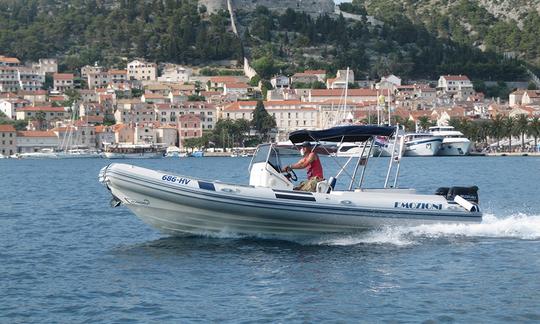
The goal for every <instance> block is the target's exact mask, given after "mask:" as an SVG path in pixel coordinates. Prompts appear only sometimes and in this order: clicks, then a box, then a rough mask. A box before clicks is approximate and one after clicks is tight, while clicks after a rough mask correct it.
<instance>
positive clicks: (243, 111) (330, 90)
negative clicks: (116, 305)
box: [0, 56, 540, 156]
mask: <svg viewBox="0 0 540 324" xmlns="http://www.w3.org/2000/svg"><path fill="white" fill-rule="evenodd" d="M233 66H234V64H233ZM222 70H224V71H228V72H230V73H229V74H233V75H217V76H210V75H204V74H203V73H201V71H202V69H201V68H198V67H189V66H180V65H175V64H159V65H158V64H156V63H154V62H146V61H144V60H142V59H137V60H133V61H130V62H126V65H125V66H124V67H123V69H107V68H104V67H102V66H99V64H97V63H96V64H95V65H93V66H83V67H81V69H80V71H77V73H62V72H59V70H58V62H57V60H56V59H51V58H44V59H40V60H39V61H38V62H21V61H20V60H19V59H18V58H15V57H8V56H0V112H1V114H0V115H1V117H2V118H3V120H4V124H3V125H0V138H1V141H0V154H2V155H4V156H12V155H15V154H18V153H27V152H39V151H41V150H44V149H58V148H59V147H61V146H62V145H63V142H65V138H66V136H67V135H66V134H67V133H69V134H70V135H69V136H70V138H71V139H72V143H71V144H70V145H71V146H72V147H86V148H93V149H97V150H102V149H103V148H104V146H105V145H107V144H113V143H120V144H121V143H127V144H145V143H146V144H148V143H152V144H160V145H163V146H164V147H167V146H178V147H179V148H180V149H181V150H186V149H187V145H186V143H187V141H189V140H190V139H194V138H201V137H203V136H204V134H205V133H207V132H211V131H212V130H213V129H215V127H216V123H218V121H219V120H226V119H228V120H231V121H237V120H242V119H243V120H246V121H247V122H250V121H251V120H252V118H253V112H254V110H255V108H256V106H257V103H258V101H261V100H262V103H263V105H264V108H265V109H266V111H267V112H268V114H269V115H270V116H272V117H273V119H274V120H275V125H276V126H275V128H274V129H273V130H272V131H271V132H270V134H269V138H268V139H269V140H271V141H286V140H287V134H288V133H289V132H291V131H294V130H298V129H308V130H315V129H321V128H325V127H331V126H333V125H336V124H338V122H340V120H338V119H339V118H342V117H340V116H342V115H341V113H343V112H344V111H345V112H346V118H347V119H348V122H349V123H370V124H377V123H379V124H388V123H390V124H395V123H397V122H399V123H402V124H405V123H408V124H409V125H414V127H415V128H418V127H419V126H420V128H425V124H426V121H428V122H429V125H447V124H448V123H449V121H451V120H452V119H462V120H490V119H495V118H497V116H499V118H500V116H505V117H513V118H517V117H519V116H525V117H527V118H528V119H532V118H534V117H538V116H540V91H537V90H526V87H527V83H524V84H521V85H518V86H521V87H516V88H517V90H515V91H513V92H512V93H511V94H510V96H509V98H486V97H485V96H484V94H483V93H479V92H475V90H474V87H473V84H472V82H471V80H470V79H469V78H468V77H467V76H466V75H465V74H463V75H441V76H440V77H439V79H438V80H432V81H422V82H420V81H419V82H407V83H404V82H402V80H401V78H400V77H399V76H396V75H388V76H385V77H382V78H381V79H380V80H362V79H359V78H358V77H357V76H355V75H354V72H353V71H352V70H348V69H346V68H344V69H343V70H338V71H337V73H336V74H335V75H330V74H329V73H328V72H327V71H324V70H306V71H303V72H300V73H295V74H293V75H290V76H287V75H275V76H274V77H273V78H272V79H271V80H270V84H271V86H265V84H264V83H263V82H258V83H257V84H254V83H253V79H252V80H250V79H249V78H248V77H246V76H244V75H242V70H238V69H236V70H235V69H234V68H230V67H229V68H222ZM231 72H232V73H231ZM464 73H466V71H464ZM389 118H390V120H389ZM413 130H414V129H413ZM252 132H253V131H252ZM515 142H516V143H515V144H521V143H519V141H517V140H516V141H515ZM207 144H208V143H201V145H200V146H201V147H203V146H206V145H207ZM243 144H244V143H236V142H235V143H233V144H232V145H231V146H242V145H243ZM229 147H230V146H229ZM510 149H511V147H510ZM521 149H524V148H521Z"/></svg>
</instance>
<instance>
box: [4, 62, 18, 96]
mask: <svg viewBox="0 0 540 324" xmlns="http://www.w3.org/2000/svg"><path fill="white" fill-rule="evenodd" d="M19 87H20V83H19V71H18V70H17V68H16V67H12V66H2V65H0V92H17V90H19Z"/></svg>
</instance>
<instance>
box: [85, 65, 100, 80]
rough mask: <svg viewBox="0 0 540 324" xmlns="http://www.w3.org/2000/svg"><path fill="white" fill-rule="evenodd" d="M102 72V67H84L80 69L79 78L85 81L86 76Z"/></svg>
mask: <svg viewBox="0 0 540 324" xmlns="http://www.w3.org/2000/svg"><path fill="white" fill-rule="evenodd" d="M101 72H103V67H101V66H98V65H97V63H96V64H95V65H85V66H83V67H82V68H81V78H83V79H85V78H86V77H88V74H96V73H101Z"/></svg>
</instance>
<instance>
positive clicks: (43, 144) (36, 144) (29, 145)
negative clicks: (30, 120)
mask: <svg viewBox="0 0 540 324" xmlns="http://www.w3.org/2000/svg"><path fill="white" fill-rule="evenodd" d="M59 145H60V142H59V140H58V136H56V134H55V133H54V132H52V131H21V132H17V152H18V153H31V152H39V151H40V150H42V149H55V148H57V147H58V146H59Z"/></svg>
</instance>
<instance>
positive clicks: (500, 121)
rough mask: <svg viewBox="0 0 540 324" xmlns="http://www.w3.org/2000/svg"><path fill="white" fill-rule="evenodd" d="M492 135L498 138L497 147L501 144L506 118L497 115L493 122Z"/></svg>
mask: <svg viewBox="0 0 540 324" xmlns="http://www.w3.org/2000/svg"><path fill="white" fill-rule="evenodd" d="M490 136H493V137H495V139H496V140H497V148H499V146H500V143H499V142H500V141H501V137H503V136H504V118H503V117H502V116H501V115H497V116H495V118H494V119H493V122H492V123H491V130H490Z"/></svg>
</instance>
